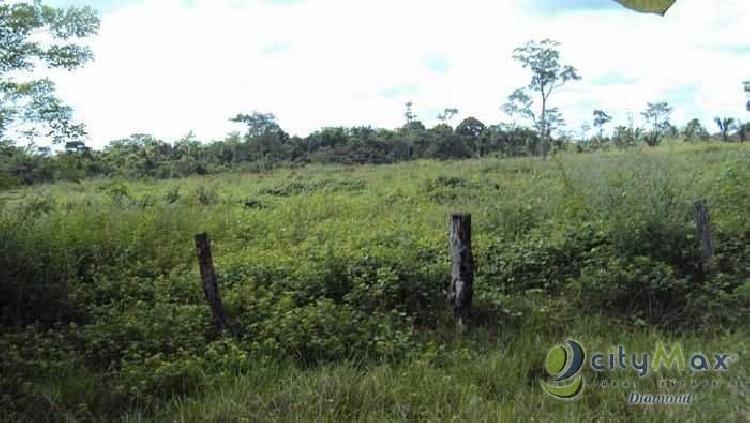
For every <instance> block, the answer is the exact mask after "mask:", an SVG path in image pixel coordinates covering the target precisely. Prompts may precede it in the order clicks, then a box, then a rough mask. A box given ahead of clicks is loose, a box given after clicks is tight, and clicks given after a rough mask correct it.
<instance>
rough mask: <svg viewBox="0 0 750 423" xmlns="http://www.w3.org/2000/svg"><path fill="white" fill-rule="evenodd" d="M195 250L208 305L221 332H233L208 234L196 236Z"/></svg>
mask: <svg viewBox="0 0 750 423" xmlns="http://www.w3.org/2000/svg"><path fill="white" fill-rule="evenodd" d="M195 248H196V250H197V252H198V265H199V266H200V270H201V284H202V286H203V294H205V295H206V301H208V305H209V306H210V307H211V312H212V313H213V315H214V322H215V323H216V326H217V327H218V329H219V331H221V332H223V331H225V330H227V329H229V330H230V331H231V327H230V325H229V318H228V317H227V313H226V311H224V305H223V304H222V303H221V297H220V296H219V286H218V284H217V281H216V271H215V270H214V260H213V257H212V256H211V241H210V240H209V239H208V234H206V233H202V234H198V235H196V236H195Z"/></svg>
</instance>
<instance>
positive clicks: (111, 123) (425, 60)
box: [49, 0, 750, 147]
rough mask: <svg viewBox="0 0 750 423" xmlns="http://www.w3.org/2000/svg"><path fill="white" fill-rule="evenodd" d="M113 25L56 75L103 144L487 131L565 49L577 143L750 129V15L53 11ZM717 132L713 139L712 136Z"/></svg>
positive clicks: (439, 5) (162, 7)
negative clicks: (251, 131)
mask: <svg viewBox="0 0 750 423" xmlns="http://www.w3.org/2000/svg"><path fill="white" fill-rule="evenodd" d="M49 3H51V4H53V5H57V6H69V5H76V6H81V5H86V4H88V5H91V6H93V7H94V8H96V9H98V10H99V11H100V14H101V18H102V25H101V30H100V32H99V35H97V36H96V37H94V38H92V39H91V40H90V45H91V47H92V48H93V49H94V53H95V55H96V59H95V61H94V62H92V63H90V64H88V65H87V66H85V67H84V68H82V69H80V70H77V71H74V72H72V73H65V74H59V75H58V74H53V75H52V76H53V79H55V81H56V82H57V83H58V89H59V93H60V95H61V96H62V97H63V98H64V99H65V100H66V101H67V102H68V103H69V104H70V105H71V106H72V107H73V108H74V109H75V111H76V116H77V118H78V119H80V120H82V121H83V122H85V123H86V125H87V127H88V130H89V133H90V136H89V138H90V143H91V144H92V145H94V146H96V147H101V146H103V145H105V144H106V142H108V141H110V140H113V139H118V138H124V137H127V136H128V135H130V134H131V133H134V132H147V133H152V134H154V135H156V136H157V137H160V138H163V139H165V140H167V141H173V140H175V139H177V138H179V137H181V136H182V135H184V134H186V133H187V132H188V131H190V130H193V131H194V132H195V133H196V134H197V135H198V137H199V138H200V139H202V140H211V139H220V138H223V137H224V136H225V135H226V133H227V132H228V131H231V130H233V129H240V128H239V127H238V126H236V124H232V123H230V122H229V121H228V118H229V117H230V116H232V115H234V114H237V113H238V112H249V111H252V110H259V111H264V112H272V113H275V114H276V115H277V117H278V120H279V123H280V124H281V126H282V127H283V128H284V129H285V130H287V131H288V132H290V133H292V134H297V135H300V136H304V135H306V134H307V133H308V132H310V131H312V130H315V129H318V128H321V127H324V126H341V125H343V126H352V125H371V126H374V127H386V128H394V127H397V126H400V125H402V124H403V123H404V117H403V111H404V110H403V109H404V103H405V102H406V101H408V100H412V101H413V102H414V108H415V111H416V112H417V114H418V116H419V118H420V120H422V121H423V122H424V123H425V124H426V125H427V126H432V125H434V124H436V122H437V119H436V117H435V115H436V114H437V113H438V111H439V110H440V109H442V108H444V107H456V108H458V110H459V115H458V117H457V118H456V120H455V121H454V125H455V124H456V123H457V122H458V121H459V120H460V119H463V118H464V117H467V116H476V117H477V118H479V119H480V120H482V121H483V122H485V123H487V124H492V123H498V122H501V121H509V118H508V117H507V116H504V115H503V113H502V112H501V110H500V105H501V104H502V103H503V102H504V100H505V98H506V97H507V96H508V94H510V93H511V92H512V91H513V90H514V89H515V88H516V87H519V86H522V85H524V84H526V83H527V82H528V79H529V75H528V74H527V73H526V71H524V70H523V69H521V68H520V66H518V65H517V64H516V63H514V62H513V60H512V58H511V54H512V50H513V48H514V47H517V46H519V45H521V44H523V43H524V42H525V41H526V40H529V39H543V38H552V39H555V40H558V41H560V42H562V47H561V60H562V62H563V63H564V64H571V65H574V66H576V67H577V68H578V70H579V72H580V74H581V76H582V77H583V79H582V80H581V81H578V82H571V83H569V85H567V86H566V87H564V88H563V89H560V90H559V91H557V92H554V93H553V95H552V98H551V102H552V105H553V106H557V107H559V108H560V110H561V111H562V112H563V115H564V117H565V119H566V121H567V123H568V128H569V129H577V128H578V127H579V126H580V124H581V123H582V122H584V121H586V122H591V112H592V110H593V109H603V110H606V111H608V112H610V113H611V114H612V115H613V116H614V118H615V120H614V122H613V123H614V124H626V122H627V114H628V112H630V113H632V114H633V116H634V118H635V120H636V123H637V124H638V123H641V122H642V121H641V117H640V114H639V112H640V111H642V110H643V109H644V108H645V104H646V102H647V101H660V100H664V101H668V102H669V103H670V104H671V105H672V106H673V107H674V113H673V115H672V121H673V123H677V124H682V123H684V122H685V121H687V120H688V119H690V118H692V117H698V118H700V119H701V120H703V121H704V124H706V125H708V124H711V120H712V119H713V117H714V116H717V115H722V116H724V115H726V116H736V117H739V118H741V119H743V120H750V115H749V114H748V113H747V112H745V109H744V102H745V97H744V94H743V92H742V81H743V80H747V79H750V30H748V28H749V27H750V1H749V0H721V1H706V0H678V1H677V4H675V5H674V6H673V7H672V9H670V10H669V12H668V13H667V15H666V17H660V16H657V15H648V14H640V13H635V12H632V11H629V10H627V9H624V8H622V7H620V6H619V5H618V4H617V3H615V2H614V1H612V0H482V1H480V0H461V1H440V0H408V1H406V0H191V1H188V0H120V1H116V0H89V1H86V0H53V1H49ZM713 129H714V128H713V127H711V130H713Z"/></svg>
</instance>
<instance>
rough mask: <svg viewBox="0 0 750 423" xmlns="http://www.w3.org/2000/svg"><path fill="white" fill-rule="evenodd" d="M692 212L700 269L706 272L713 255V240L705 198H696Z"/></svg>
mask: <svg viewBox="0 0 750 423" xmlns="http://www.w3.org/2000/svg"><path fill="white" fill-rule="evenodd" d="M693 214H694V216H695V230H696V234H697V236H698V242H699V243H700V250H701V269H702V270H703V271H704V272H707V271H708V270H709V268H710V266H711V259H712V258H713V255H714V241H713V238H712V236H711V220H710V218H709V215H708V208H707V207H706V201H705V200H698V201H696V202H694V203H693Z"/></svg>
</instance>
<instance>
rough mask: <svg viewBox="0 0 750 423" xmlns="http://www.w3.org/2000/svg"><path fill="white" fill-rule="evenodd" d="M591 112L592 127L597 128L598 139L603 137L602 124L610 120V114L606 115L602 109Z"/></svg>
mask: <svg viewBox="0 0 750 423" xmlns="http://www.w3.org/2000/svg"><path fill="white" fill-rule="evenodd" d="M593 114H594V128H598V129H599V139H601V138H604V125H606V124H608V123H609V122H610V121H611V120H612V116H610V115H608V114H607V112H605V111H604V110H594V113H593Z"/></svg>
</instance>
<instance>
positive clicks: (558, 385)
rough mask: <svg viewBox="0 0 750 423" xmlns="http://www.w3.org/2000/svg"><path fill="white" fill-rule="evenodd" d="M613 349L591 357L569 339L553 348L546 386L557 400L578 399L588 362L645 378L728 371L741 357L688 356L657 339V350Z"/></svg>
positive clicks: (594, 367) (596, 367)
mask: <svg viewBox="0 0 750 423" xmlns="http://www.w3.org/2000/svg"><path fill="white" fill-rule="evenodd" d="M609 351H610V352H606V353H605V352H593V353H592V354H591V355H590V358H588V359H587V354H586V352H585V350H584V348H583V346H582V345H581V343H579V342H577V341H575V340H572V339H568V340H567V341H566V343H565V344H564V345H556V346H554V347H552V349H550V350H549V352H548V353H547V358H546V360H545V366H544V367H545V369H546V371H547V373H548V374H549V375H550V376H551V377H552V381H551V382H546V381H542V382H541V385H542V388H543V389H544V391H545V392H546V393H547V394H549V395H550V396H552V397H554V398H557V399H562V400H571V399H576V398H578V397H579V396H580V395H581V392H583V387H584V380H583V376H582V374H581V373H582V370H583V367H585V366H584V365H588V367H589V368H591V369H592V370H594V371H596V372H604V371H614V370H625V369H632V370H635V371H636V372H637V373H638V376H640V377H644V376H647V375H648V374H649V373H650V372H654V371H659V370H661V369H671V368H675V369H676V370H678V371H685V370H688V371H691V372H701V371H725V370H729V364H730V362H732V361H735V360H736V359H737V355H735V354H726V353H711V354H704V353H702V352H694V353H691V354H690V355H687V356H686V355H685V354H684V352H683V348H682V344H681V343H679V342H677V343H674V344H672V346H671V348H667V347H666V345H665V344H664V342H657V343H656V345H655V347H654V350H653V352H633V353H628V352H627V351H626V350H625V347H624V346H623V345H618V346H612V347H611V348H610V349H609ZM686 357H687V358H686Z"/></svg>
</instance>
